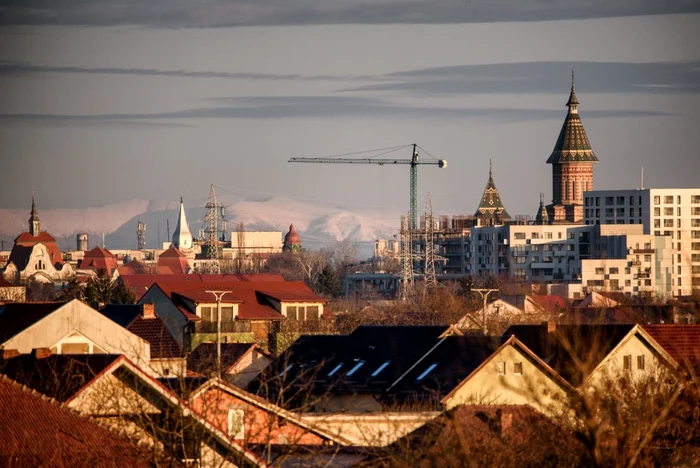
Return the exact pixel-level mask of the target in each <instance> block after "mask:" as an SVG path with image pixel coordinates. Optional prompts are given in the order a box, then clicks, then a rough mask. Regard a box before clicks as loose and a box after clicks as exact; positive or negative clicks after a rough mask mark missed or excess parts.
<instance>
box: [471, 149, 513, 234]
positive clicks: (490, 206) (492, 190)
mask: <svg viewBox="0 0 700 468" xmlns="http://www.w3.org/2000/svg"><path fill="white" fill-rule="evenodd" d="M474 217H475V218H477V220H478V221H479V224H480V225H481V226H494V225H498V224H505V223H506V222H507V221H509V220H510V215H509V214H508V212H507V211H506V209H505V207H504V206H503V203H502V202H501V196H500V195H499V193H498V189H497V188H496V183H495V182H494V181H493V166H492V164H491V160H489V180H488V182H487V183H486V188H485V189H484V194H483V195H482V196H481V202H479V207H478V208H477V209H476V213H474Z"/></svg>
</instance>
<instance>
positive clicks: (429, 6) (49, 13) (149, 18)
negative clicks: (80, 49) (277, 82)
mask: <svg viewBox="0 0 700 468" xmlns="http://www.w3.org/2000/svg"><path fill="white" fill-rule="evenodd" d="M698 11H700V2H698V1H696V0H635V1H630V0H589V1H580V0H471V1H455V0H376V1H365V0H334V1H331V0H199V1H194V0H169V1H165V2H142V1H138V0H87V1H86V0H23V1H15V0H2V1H0V24H5V25H19V24H61V25H90V26H96V25H97V26H103V25H149V26H162V27H224V26H248V25H300V24H340V23H345V24H387V23H401V24H415V23H477V22H496V21H543V20H558V19H576V18H604V17H614V16H636V15H651V14H669V13H689V12H698Z"/></svg>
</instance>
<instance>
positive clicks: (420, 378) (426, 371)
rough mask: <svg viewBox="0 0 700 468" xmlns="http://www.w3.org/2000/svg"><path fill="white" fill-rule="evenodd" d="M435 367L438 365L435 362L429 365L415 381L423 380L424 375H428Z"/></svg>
mask: <svg viewBox="0 0 700 468" xmlns="http://www.w3.org/2000/svg"><path fill="white" fill-rule="evenodd" d="M437 365H438V363H437V362H434V363H432V364H430V366H428V368H427V369H426V370H425V371H424V372H423V373H422V374H421V375H419V376H418V378H417V379H416V380H423V379H424V378H425V376H426V375H428V374H430V371H432V370H433V369H435V368H436V367H437Z"/></svg>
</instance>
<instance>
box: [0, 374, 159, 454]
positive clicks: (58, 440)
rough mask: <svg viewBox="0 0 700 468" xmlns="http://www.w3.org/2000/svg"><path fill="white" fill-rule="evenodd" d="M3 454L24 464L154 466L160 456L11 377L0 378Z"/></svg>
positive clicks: (0, 438) (1, 450)
mask: <svg viewBox="0 0 700 468" xmlns="http://www.w3.org/2000/svg"><path fill="white" fill-rule="evenodd" d="M0 401H2V402H3V403H2V405H0V453H2V454H3V455H2V460H3V464H5V463H7V464H8V466H9V465H11V466H18V467H34V466H47V464H48V465H51V466H54V467H69V466H76V464H79V465H81V466H95V467H108V466H109V467H114V466H130V467H149V466H153V464H154V463H155V460H153V458H152V456H149V454H148V452H147V451H145V450H142V449H139V448H138V447H136V446H135V445H134V444H133V443H132V442H131V441H129V440H128V439H126V438H124V437H123V436H121V435H117V434H114V433H112V432H110V431H109V430H107V429H105V428H103V427H101V426H99V425H97V424H95V423H94V422H92V421H91V420H89V419H87V418H85V417H82V416H80V415H78V414H77V413H75V412H73V411H71V410H69V409H66V408H61V407H60V406H59V405H58V404H57V403H55V402H53V401H50V400H47V399H45V397H44V398H42V397H40V396H39V395H38V394H36V393H32V392H31V391H30V390H28V389H26V388H22V387H21V386H20V385H19V384H16V383H14V382H12V381H10V380H9V379H8V378H7V377H2V378H0Z"/></svg>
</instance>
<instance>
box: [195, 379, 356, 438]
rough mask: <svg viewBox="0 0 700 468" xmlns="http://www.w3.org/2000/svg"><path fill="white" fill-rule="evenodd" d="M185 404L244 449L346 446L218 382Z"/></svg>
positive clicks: (287, 413)
mask: <svg viewBox="0 0 700 468" xmlns="http://www.w3.org/2000/svg"><path fill="white" fill-rule="evenodd" d="M189 401H190V406H191V408H192V409H193V410H194V411H196V412H197V413H198V414H199V415H201V416H202V417H203V418H205V419H207V420H208V421H209V422H211V424H212V425H213V426H214V427H216V428H217V429H219V430H220V431H222V432H224V433H226V434H228V435H229V437H231V438H232V439H234V440H236V441H239V442H240V443H242V444H244V445H245V446H256V445H257V446H261V447H265V446H268V445H295V446H297V448H298V447H299V446H320V445H349V441H347V440H345V439H344V438H343V437H340V436H337V435H334V434H332V433H330V432H327V431H325V430H323V429H321V428H319V427H315V426H314V425H312V424H310V423H309V422H308V421H306V420H304V419H303V418H301V417H300V416H299V415H297V414H295V413H292V412H290V411H287V410H284V409H282V408H280V407H279V406H277V405H275V404H273V403H270V402H269V401H267V400H264V399H263V398H260V397H258V396H256V395H253V394H251V393H249V392H246V391H245V390H242V389H241V388H239V387H237V386H235V385H232V384H230V383H228V382H225V381H224V380H221V379H217V378H213V379H210V380H209V381H208V382H206V383H205V384H204V385H202V386H200V387H199V388H198V389H197V390H195V391H194V392H193V393H192V394H191V395H190V397H189Z"/></svg>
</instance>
